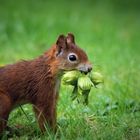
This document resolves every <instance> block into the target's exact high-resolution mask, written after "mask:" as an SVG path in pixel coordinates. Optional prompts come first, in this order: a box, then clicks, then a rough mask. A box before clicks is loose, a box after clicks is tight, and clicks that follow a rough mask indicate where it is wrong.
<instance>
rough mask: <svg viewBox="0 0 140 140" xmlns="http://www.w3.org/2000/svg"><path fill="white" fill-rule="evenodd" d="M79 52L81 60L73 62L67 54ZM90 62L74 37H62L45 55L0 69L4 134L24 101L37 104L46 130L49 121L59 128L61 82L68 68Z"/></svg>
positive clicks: (0, 120)
mask: <svg viewBox="0 0 140 140" xmlns="http://www.w3.org/2000/svg"><path fill="white" fill-rule="evenodd" d="M70 52H74V53H75V54H77V56H78V58H79V60H78V61H77V63H70V62H69V61H68V60H67V55H68V54H69V53H70ZM81 64H84V66H86V65H88V66H89V62H88V58H87V55H86V54H85V53H84V51H83V50H81V49H80V48H78V47H77V46H76V45H75V42H74V36H73V35H72V34H68V36H67V37H65V36H63V35H61V36H59V38H58V40H57V43H56V44H55V45H54V46H53V47H51V49H50V50H48V51H47V52H46V53H45V54H44V55H42V56H40V57H38V58H36V59H33V60H30V61H21V62H18V63H16V64H12V65H7V66H4V67H1V68H0V133H2V132H3V130H4V129H5V127H6V124H7V121H8V116H9V113H10V112H11V111H12V109H13V108H15V107H17V106H18V105H21V104H26V103H30V104H32V105H33V107H34V111H35V114H36V117H37V119H38V122H39V126H40V128H41V130H42V131H44V130H45V127H44V124H45V122H47V123H48V125H49V126H50V127H51V128H52V129H53V130H55V128H56V104H57V99H58V95H59V94H58V92H59V83H60V79H61V75H62V73H63V71H64V70H72V69H78V68H79V66H80V65H81Z"/></svg>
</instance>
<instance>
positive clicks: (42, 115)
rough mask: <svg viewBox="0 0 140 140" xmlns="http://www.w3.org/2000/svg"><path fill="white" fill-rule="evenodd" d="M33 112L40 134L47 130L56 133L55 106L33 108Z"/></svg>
mask: <svg viewBox="0 0 140 140" xmlns="http://www.w3.org/2000/svg"><path fill="white" fill-rule="evenodd" d="M34 112H35V114H36V117H37V120H38V123H39V127H40V129H41V131H42V132H45V131H46V130H47V128H49V129H48V130H51V131H53V132H55V131H56V106H55V104H53V105H52V104H50V105H49V106H48V105H46V106H40V105H36V106H34Z"/></svg>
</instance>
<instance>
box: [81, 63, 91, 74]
mask: <svg viewBox="0 0 140 140" xmlns="http://www.w3.org/2000/svg"><path fill="white" fill-rule="evenodd" d="M79 70H80V72H81V73H85V74H87V73H89V72H91V70H92V66H91V65H88V66H83V67H80V69H79Z"/></svg>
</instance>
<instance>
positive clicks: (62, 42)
mask: <svg viewBox="0 0 140 140" xmlns="http://www.w3.org/2000/svg"><path fill="white" fill-rule="evenodd" d="M66 46H67V45H66V37H65V36H64V35H60V36H59V37H58V39H57V41H56V49H57V53H56V55H59V54H60V53H61V52H62V50H63V49H65V48H66Z"/></svg>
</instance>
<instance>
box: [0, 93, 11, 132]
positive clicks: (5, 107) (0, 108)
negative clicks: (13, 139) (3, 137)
mask: <svg viewBox="0 0 140 140" xmlns="http://www.w3.org/2000/svg"><path fill="white" fill-rule="evenodd" d="M10 111H11V100H10V98H9V97H8V96H7V95H6V94H4V93H3V92H1V91H0V134H2V132H3V131H4V129H5V128H6V125H7V121H8V117H9V113H10Z"/></svg>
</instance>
